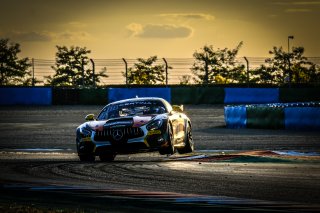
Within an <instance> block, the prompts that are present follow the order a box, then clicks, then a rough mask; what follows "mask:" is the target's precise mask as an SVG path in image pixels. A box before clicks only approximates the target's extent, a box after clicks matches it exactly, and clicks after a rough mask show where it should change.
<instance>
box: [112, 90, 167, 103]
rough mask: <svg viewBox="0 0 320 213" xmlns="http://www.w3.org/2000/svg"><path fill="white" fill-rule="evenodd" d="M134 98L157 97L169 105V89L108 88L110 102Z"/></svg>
mask: <svg viewBox="0 0 320 213" xmlns="http://www.w3.org/2000/svg"><path fill="white" fill-rule="evenodd" d="M135 97H159V98H163V99H165V100H167V101H168V102H169V103H171V88H167V87H166V88H109V91H108V100H109V103H110V102H114V101H119V100H122V99H128V98H135Z"/></svg>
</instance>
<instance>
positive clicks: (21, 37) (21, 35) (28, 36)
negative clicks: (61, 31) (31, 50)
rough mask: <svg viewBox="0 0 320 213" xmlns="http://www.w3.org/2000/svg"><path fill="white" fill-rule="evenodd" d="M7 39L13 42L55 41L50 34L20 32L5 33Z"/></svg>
mask: <svg viewBox="0 0 320 213" xmlns="http://www.w3.org/2000/svg"><path fill="white" fill-rule="evenodd" d="M5 37H8V38H10V39H12V40H17V41H31V42H35V41H40V42H41V41H42V42H44V41H51V40H52V39H53V35H52V34H51V33H49V32H34V31H32V32H19V31H12V32H8V33H5Z"/></svg>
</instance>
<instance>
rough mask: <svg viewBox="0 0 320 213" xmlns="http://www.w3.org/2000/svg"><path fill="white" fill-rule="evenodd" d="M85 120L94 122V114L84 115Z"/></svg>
mask: <svg viewBox="0 0 320 213" xmlns="http://www.w3.org/2000/svg"><path fill="white" fill-rule="evenodd" d="M85 119H86V121H94V120H95V118H94V114H89V115H86V117H85Z"/></svg>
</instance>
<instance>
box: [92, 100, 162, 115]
mask: <svg viewBox="0 0 320 213" xmlns="http://www.w3.org/2000/svg"><path fill="white" fill-rule="evenodd" d="M165 112H166V109H165V107H164V105H163V103H162V102H161V101H155V100H150V101H149V100H146V101H128V102H123V103H118V104H111V105H109V106H107V107H105V108H104V109H103V110H102V112H101V113H100V115H99V116H98V120H107V119H110V118H119V117H127V116H137V115H155V114H162V113H165Z"/></svg>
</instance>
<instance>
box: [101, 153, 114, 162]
mask: <svg viewBox="0 0 320 213" xmlns="http://www.w3.org/2000/svg"><path fill="white" fill-rule="evenodd" d="M115 157H116V154H114V153H108V154H103V155H99V158H100V161H103V162H110V161H113V160H114V158H115Z"/></svg>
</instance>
